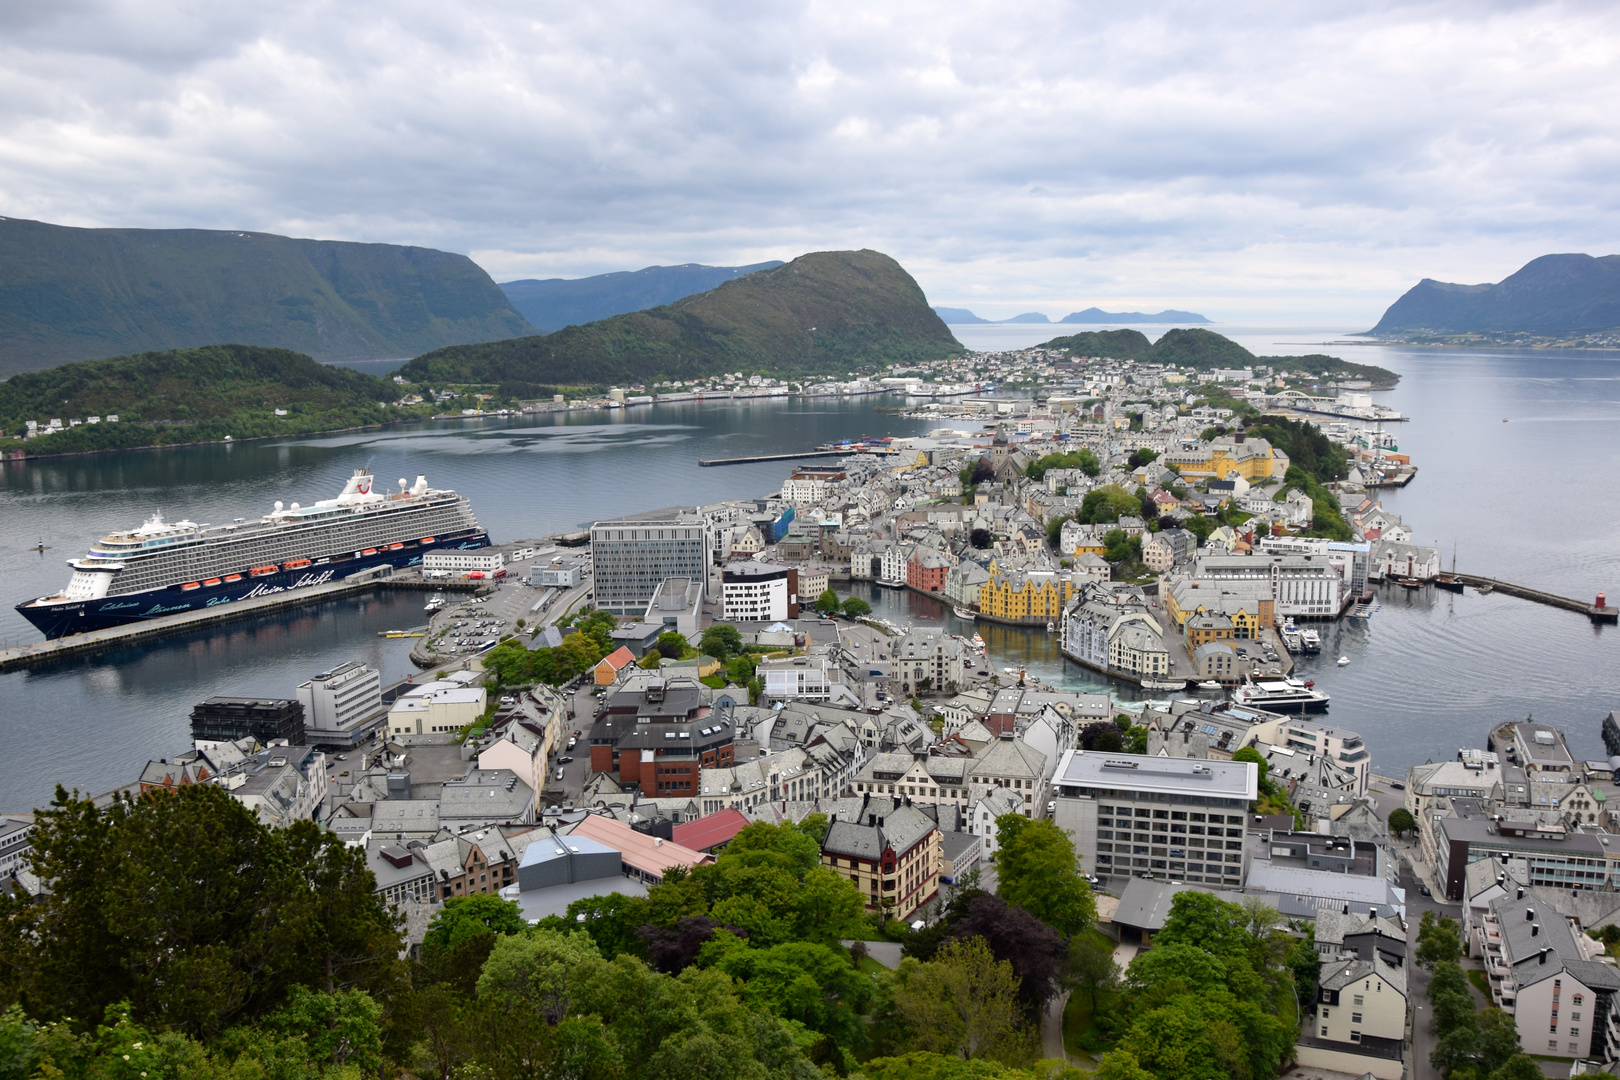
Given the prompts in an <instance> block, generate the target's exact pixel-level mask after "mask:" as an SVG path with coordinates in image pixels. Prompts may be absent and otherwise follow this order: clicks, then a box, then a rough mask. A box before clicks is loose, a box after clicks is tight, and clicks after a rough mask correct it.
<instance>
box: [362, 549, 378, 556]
mask: <svg viewBox="0 0 1620 1080" xmlns="http://www.w3.org/2000/svg"><path fill="white" fill-rule="evenodd" d="M360 554H362V555H375V554H377V549H376V548H366V550H364V551H362V552H361V553H360Z"/></svg>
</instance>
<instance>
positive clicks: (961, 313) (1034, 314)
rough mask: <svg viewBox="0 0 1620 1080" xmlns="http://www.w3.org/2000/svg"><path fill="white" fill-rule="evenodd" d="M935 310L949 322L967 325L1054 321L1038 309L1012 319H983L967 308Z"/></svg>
mask: <svg viewBox="0 0 1620 1080" xmlns="http://www.w3.org/2000/svg"><path fill="white" fill-rule="evenodd" d="M934 310H935V311H937V312H939V317H940V318H942V319H944V320H945V321H946V322H948V323H955V324H957V325H967V326H972V325H974V324H977V323H983V324H985V325H993V326H1005V325H1007V324H1008V323H1049V322H1051V321H1052V320H1051V319H1048V318H1047V317H1046V316H1045V315H1042V314H1041V313H1040V312H1038V311H1026V312H1024V313H1023V314H1022V315H1014V316H1013V317H1012V318H1010V319H981V318H979V317H978V316H977V315H975V314H973V312H971V311H969V310H968V309H967V308H959V307H936V308H935V309H934Z"/></svg>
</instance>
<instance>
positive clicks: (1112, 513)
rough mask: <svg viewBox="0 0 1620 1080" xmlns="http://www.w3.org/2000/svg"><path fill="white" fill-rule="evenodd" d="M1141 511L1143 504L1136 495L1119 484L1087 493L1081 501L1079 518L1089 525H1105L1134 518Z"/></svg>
mask: <svg viewBox="0 0 1620 1080" xmlns="http://www.w3.org/2000/svg"><path fill="white" fill-rule="evenodd" d="M1141 511H1142V504H1141V503H1140V502H1139V501H1138V500H1137V498H1136V496H1135V495H1132V494H1131V493H1130V492H1129V491H1126V490H1125V489H1124V488H1122V487H1120V486H1119V485H1118V484H1106V485H1104V486H1103V487H1100V488H1097V489H1096V490H1094V491H1088V492H1086V497H1085V498H1084V499H1082V500H1080V513H1079V514H1078V515H1077V516H1078V518H1079V520H1080V521H1083V522H1086V523H1088V524H1094V525H1104V524H1107V523H1108V522H1111V521H1118V520H1119V519H1120V518H1121V517H1127V516H1129V517H1134V516H1136V515H1137V514H1139V513H1141Z"/></svg>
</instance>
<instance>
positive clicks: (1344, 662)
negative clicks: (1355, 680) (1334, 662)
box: [1339, 656, 1350, 667]
mask: <svg viewBox="0 0 1620 1080" xmlns="http://www.w3.org/2000/svg"><path fill="white" fill-rule="evenodd" d="M1339 666H1340V667H1349V666H1350V658H1349V657H1348V656H1341V657H1339Z"/></svg>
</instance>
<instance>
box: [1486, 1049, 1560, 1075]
mask: <svg viewBox="0 0 1620 1080" xmlns="http://www.w3.org/2000/svg"><path fill="white" fill-rule="evenodd" d="M1545 1075H1546V1074H1545V1073H1543V1072H1542V1071H1541V1066H1540V1065H1537V1064H1536V1059H1535V1058H1533V1057H1531V1056H1530V1055H1529V1054H1514V1055H1513V1056H1512V1057H1510V1058H1508V1059H1507V1061H1505V1062H1503V1063H1502V1065H1501V1067H1500V1068H1498V1069H1496V1070H1495V1071H1494V1072H1492V1073H1491V1075H1490V1080H1541V1078H1542V1077H1543V1076H1545Z"/></svg>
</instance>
